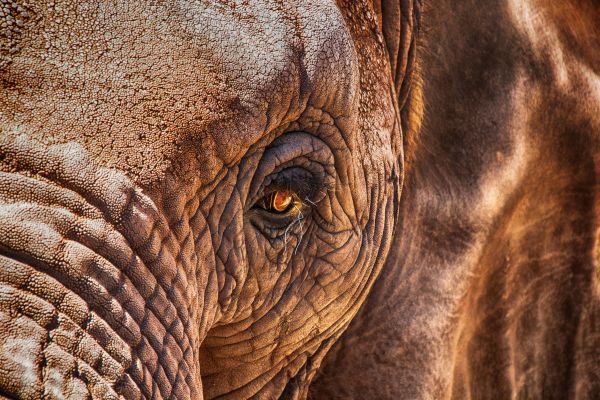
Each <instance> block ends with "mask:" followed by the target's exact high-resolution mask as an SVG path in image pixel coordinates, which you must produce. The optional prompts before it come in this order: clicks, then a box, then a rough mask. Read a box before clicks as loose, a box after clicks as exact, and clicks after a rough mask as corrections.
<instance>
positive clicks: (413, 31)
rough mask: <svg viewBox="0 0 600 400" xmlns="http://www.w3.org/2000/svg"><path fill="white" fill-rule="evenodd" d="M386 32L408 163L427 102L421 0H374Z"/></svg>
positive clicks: (380, 23)
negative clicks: (423, 84)
mask: <svg viewBox="0 0 600 400" xmlns="http://www.w3.org/2000/svg"><path fill="white" fill-rule="evenodd" d="M373 10H374V11H375V13H376V14H377V17H378V22H379V27H380V29H381V32H382V33H383V38H384V40H385V43H386V47H387V52H388V56H389V61H390V70H391V75H392V79H393V81H394V89H395V93H396V96H397V99H398V107H399V109H400V116H401V120H402V131H403V141H404V158H405V164H409V163H410V161H411V159H412V155H413V152H414V149H415V146H416V138H417V133H418V131H419V129H420V126H421V119H422V115H423V102H422V98H421V79H420V76H419V64H418V57H417V53H418V43H419V41H418V39H419V32H420V28H421V24H420V18H421V12H422V1H421V0H373Z"/></svg>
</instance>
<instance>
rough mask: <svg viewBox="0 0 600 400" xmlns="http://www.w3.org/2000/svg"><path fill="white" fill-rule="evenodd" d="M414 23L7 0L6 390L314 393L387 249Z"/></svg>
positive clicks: (195, 395) (355, 15)
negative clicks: (290, 197)
mask: <svg viewBox="0 0 600 400" xmlns="http://www.w3.org/2000/svg"><path fill="white" fill-rule="evenodd" d="M385 10H389V13H390V15H389V16H386V15H387V14H386V12H385ZM416 16H417V13H416V8H415V9H414V10H413V5H412V3H411V2H409V1H403V2H401V3H398V4H395V3H394V2H389V4H379V3H377V4H370V3H368V2H355V1H352V2H343V1H340V2H339V3H337V4H336V3H334V2H331V1H322V0H319V1H294V2H287V1H285V2H278V1H270V0H264V1H253V2H247V1H222V2H213V1H176V2H162V1H142V0H139V1H105V2H98V1H55V0H50V1H29V2H25V1H6V0H2V1H1V2H0V85H1V86H0V89H1V96H0V130H1V131H0V219H1V223H0V265H1V268H0V394H1V395H2V396H5V397H9V398H24V399H37V398H48V399H50V398H101V399H108V398H120V397H124V398H128V399H134V398H177V399H186V398H191V399H199V398H203V397H204V398H207V399H208V398H251V397H255V398H289V399H292V398H303V397H305V396H306V393H307V388H308V385H309V383H310V381H311V379H312V377H313V376H314V374H315V372H316V370H317V369H318V367H319V365H320V363H321V360H322V358H323V356H324V355H325V353H326V352H327V350H328V349H329V347H330V346H331V344H332V343H333V342H334V341H335V340H336V339H337V338H338V337H339V336H340V334H341V333H342V331H343V330H344V329H345V328H346V326H347V325H348V323H349V322H350V320H351V319H352V317H353V316H354V315H355V314H356V312H357V310H358V308H359V307H360V305H361V304H362V302H363V301H364V299H365V297H366V295H367V292H368V291H369V289H370V287H371V286H372V284H373V282H374V280H375V278H376V277H377V275H378V273H379V271H380V270H381V267H382V265H383V262H384V261H385V258H386V254H387V252H388V250H389V247H390V243H391V238H392V235H393V229H394V225H395V219H396V217H397V204H398V201H399V195H400V188H401V186H402V176H403V158H402V147H403V146H402V144H403V138H402V132H401V130H402V127H403V126H407V125H408V122H407V121H408V119H407V121H403V119H402V118H401V115H409V113H408V111H406V110H404V105H405V104H408V103H409V102H410V101H409V100H408V99H409V98H410V92H411V90H410V84H409V81H410V79H409V77H410V75H411V74H412V65H413V64H414V39H413V35H412V32H413V31H414V30H415V29H416V26H417V25H416V24H414V23H413V22H414V21H413V19H414V18H416ZM284 189H285V190H286V191H288V192H291V193H293V194H294V199H295V201H294V207H292V208H290V209H289V210H286V211H285V212H281V213H274V212H272V211H270V210H267V209H264V208H261V207H259V206H258V204H262V203H261V198H263V197H265V196H268V195H270V194H271V193H273V192H275V191H277V190H284Z"/></svg>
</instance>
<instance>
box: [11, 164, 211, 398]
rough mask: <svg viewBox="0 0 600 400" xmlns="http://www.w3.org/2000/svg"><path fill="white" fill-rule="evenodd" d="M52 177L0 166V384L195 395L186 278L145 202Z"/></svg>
mask: <svg viewBox="0 0 600 400" xmlns="http://www.w3.org/2000/svg"><path fill="white" fill-rule="evenodd" d="M77 173H79V174H80V175H85V171H77ZM102 174H104V175H106V171H104V172H103V173H102ZM61 179H62V181H61V182H60V183H59V184H57V183H56V182H55V181H54V180H52V181H51V180H48V179H43V178H39V177H36V178H32V177H30V176H27V175H26V174H17V173H1V172H0V393H1V394H3V395H7V396H9V397H11V396H12V397H17V398H42V397H44V396H50V397H53V398H60V397H63V398H87V397H90V396H91V397H92V398H101V399H110V398H119V397H121V396H123V397H125V398H142V397H146V398H150V397H151V398H166V397H174V398H182V399H186V398H196V399H201V398H202V385H201V381H200V371H199V362H198V356H197V354H196V353H197V352H196V350H195V349H197V348H198V347H199V342H200V337H199V334H198V332H200V329H199V326H198V323H197V321H198V320H200V319H201V318H202V316H201V315H197V314H194V313H192V312H190V309H193V310H196V311H198V310H202V306H201V305H200V304H199V303H196V304H194V306H193V307H190V306H189V305H190V302H191V301H192V300H191V299H190V298H189V297H188V296H189V292H193V291H197V286H196V285H197V283H195V282H191V281H190V280H191V277H190V275H189V274H187V273H185V272H180V268H178V266H179V264H177V263H176V261H175V260H176V259H177V258H178V257H177V252H181V249H180V248H178V247H177V244H176V240H175V239H174V238H172V237H170V236H169V235H168V229H167V228H165V226H164V222H163V221H161V220H160V215H159V213H158V212H157V211H156V207H152V205H151V204H150V203H149V201H148V199H143V198H142V197H143V196H141V195H140V194H139V192H136V190H134V189H132V186H130V184H129V183H127V182H125V181H123V182H125V183H123V184H122V185H120V186H119V187H120V188H121V189H120V191H121V192H120V194H122V199H117V200H115V198H116V197H115V190H114V187H113V188H104V189H103V190H99V189H98V190H95V191H93V192H92V191H90V190H87V191H86V190H83V189H82V190H80V189H79V188H78V187H77V186H76V183H73V182H70V181H69V179H68V177H62V178H61ZM115 179H117V178H114V179H110V181H111V182H114V181H115ZM119 179H120V178H119ZM98 181H99V180H98V179H96V180H95V181H94V182H98ZM128 185H129V186H128ZM123 188H129V189H127V190H125V189H123ZM102 193H107V194H110V196H112V198H113V201H117V202H121V208H120V209H119V210H118V212H113V210H115V209H116V208H115V206H113V205H111V204H109V200H108V199H105V198H103V197H102V196H103V195H102ZM115 204H116V203H115ZM196 297H199V296H196Z"/></svg>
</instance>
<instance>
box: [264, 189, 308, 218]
mask: <svg viewBox="0 0 600 400" xmlns="http://www.w3.org/2000/svg"><path fill="white" fill-rule="evenodd" d="M282 203H283V204H282ZM286 203H287V204H286ZM301 203H302V201H301V200H300V199H299V198H298V195H296V194H295V193H293V192H289V191H284V190H275V191H273V192H271V193H268V194H267V195H265V196H263V197H262V198H261V199H260V200H259V201H258V202H257V203H256V205H255V207H259V208H262V209H263V210H265V211H268V212H270V213H273V214H277V215H283V214H287V213H289V212H290V211H291V210H292V209H294V208H296V209H299V207H298V206H299V205H300V204H301ZM283 205H285V207H282V206H283Z"/></svg>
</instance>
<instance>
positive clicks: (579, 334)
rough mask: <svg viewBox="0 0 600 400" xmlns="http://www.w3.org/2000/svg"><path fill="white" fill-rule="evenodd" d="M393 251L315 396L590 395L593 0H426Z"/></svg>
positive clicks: (596, 120)
mask: <svg viewBox="0 0 600 400" xmlns="http://www.w3.org/2000/svg"><path fill="white" fill-rule="evenodd" d="M422 21H423V22H422V24H423V28H422V33H423V35H422V36H421V39H422V41H421V43H420V47H419V49H418V52H419V54H420V58H419V61H420V64H419V65H420V70H421V75H422V79H423V101H424V106H425V115H424V120H423V124H422V127H423V128H422V130H421V132H420V134H419V136H418V137H417V143H416V144H415V145H414V147H413V149H412V150H410V149H405V150H406V153H412V154H413V156H412V161H411V163H410V165H409V166H408V172H407V175H406V178H405V185H404V188H403V192H402V199H401V204H400V218H399V220H398V228H397V229H396V236H395V238H394V243H393V245H392V251H391V254H390V256H389V258H388V260H387V262H386V265H385V266H384V269H383V272H382V274H381V276H380V277H379V279H378V281H377V282H376V284H375V286H374V288H373V291H372V292H371V293H370V295H369V298H368V299H367V302H366V303H365V305H364V306H363V308H362V309H361V311H360V312H359V314H358V315H357V317H356V319H355V320H353V322H352V324H351V326H350V327H349V328H348V331H347V332H346V333H345V334H344V336H343V337H342V338H341V339H340V341H339V342H338V343H337V344H336V345H335V346H334V348H332V350H331V352H330V354H329V355H328V357H327V359H326V361H325V362H324V365H323V367H322V370H321V371H320V373H319V376H318V377H317V378H316V381H315V382H314V385H313V386H312V387H311V391H312V394H313V396H312V397H313V398H315V399H436V400H437V399H461V400H462V399H597V398H599V396H600V369H599V368H600V367H599V364H598V361H599V360H600V353H599V349H600V325H599V321H600V319H599V318H600V292H599V290H598V289H599V287H600V286H598V284H599V282H598V276H599V275H598V270H599V269H598V268H599V267H600V265H599V260H598V248H599V247H598V246H599V245H598V204H599V203H598V198H599V196H600V192H599V190H598V176H599V169H598V160H599V159H598V155H599V154H600V152H599V150H600V146H599V145H600V140H599V139H600V137H599V133H600V40H599V38H600V25H599V24H598V21H600V7H599V6H598V2H595V1H587V0H586V1H571V0H568V1H566V0H560V1H552V2H544V1H536V0H526V1H484V2H481V1H471V0H467V1H462V2H454V1H445V0H441V1H436V2H431V3H430V4H426V5H425V10H424V12H423V16H422Z"/></svg>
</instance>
